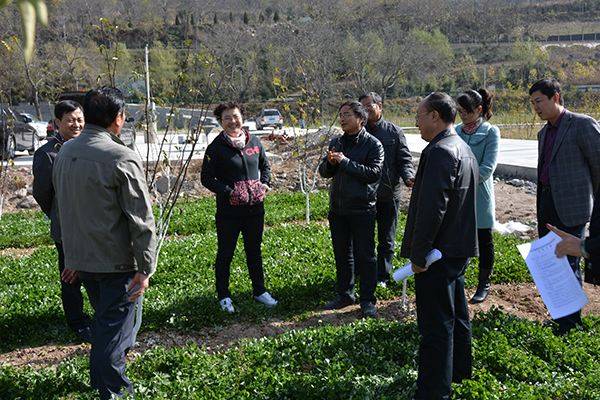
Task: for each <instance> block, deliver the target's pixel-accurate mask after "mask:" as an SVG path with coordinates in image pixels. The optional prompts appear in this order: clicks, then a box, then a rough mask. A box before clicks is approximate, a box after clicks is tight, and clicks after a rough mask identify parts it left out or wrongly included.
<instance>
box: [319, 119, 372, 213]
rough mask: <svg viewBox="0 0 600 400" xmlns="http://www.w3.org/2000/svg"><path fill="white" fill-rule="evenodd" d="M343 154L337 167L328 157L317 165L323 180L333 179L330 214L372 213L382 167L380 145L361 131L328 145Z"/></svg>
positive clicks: (336, 139)
mask: <svg viewBox="0 0 600 400" xmlns="http://www.w3.org/2000/svg"><path fill="white" fill-rule="evenodd" d="M333 147H335V151H336V152H341V153H344V156H345V158H344V159H343V160H342V162H341V163H340V164H336V165H331V164H330V163H329V162H328V161H327V157H325V159H324V160H323V162H322V163H321V165H320V166H319V174H321V176H322V177H323V178H332V177H333V182H331V186H330V187H329V211H330V212H334V213H336V214H340V215H363V214H374V213H375V211H376V209H375V204H376V202H377V188H378V186H379V178H380V177H381V169H382V167H383V158H384V153H383V146H382V145H381V142H380V141H379V140H377V139H376V138H375V137H374V136H372V135H371V134H369V133H368V132H367V131H366V130H365V129H364V128H363V129H361V130H360V132H358V133H357V134H356V135H352V136H350V135H347V134H344V135H343V136H341V137H337V138H335V139H333V140H332V141H331V143H329V150H331V149H332V148H333Z"/></svg>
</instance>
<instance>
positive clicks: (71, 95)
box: [58, 91, 135, 150]
mask: <svg viewBox="0 0 600 400" xmlns="http://www.w3.org/2000/svg"><path fill="white" fill-rule="evenodd" d="M86 94H87V92H84V91H78V92H63V93H61V94H60V95H59V96H58V101H61V100H73V101H76V102H78V103H79V104H83V99H85V95H86ZM134 121H135V120H134V119H133V118H132V117H129V118H127V119H126V120H125V123H124V124H123V128H122V129H121V133H120V134H119V139H121V140H122V141H123V143H125V146H127V147H129V148H130V149H132V150H133V149H134V147H135V124H134Z"/></svg>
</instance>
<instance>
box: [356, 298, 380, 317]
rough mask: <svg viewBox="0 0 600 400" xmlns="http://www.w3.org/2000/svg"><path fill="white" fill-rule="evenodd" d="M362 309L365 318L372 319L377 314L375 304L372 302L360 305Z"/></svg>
mask: <svg viewBox="0 0 600 400" xmlns="http://www.w3.org/2000/svg"><path fill="white" fill-rule="evenodd" d="M360 308H361V310H362V315H363V317H372V316H373V315H375V314H377V308H375V303H371V302H370V301H365V302H362V303H360Z"/></svg>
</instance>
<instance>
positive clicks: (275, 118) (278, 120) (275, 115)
mask: <svg viewBox="0 0 600 400" xmlns="http://www.w3.org/2000/svg"><path fill="white" fill-rule="evenodd" d="M265 126H272V127H274V128H281V127H283V117H282V116H281V113H280V112H279V110H278V109H276V108H268V109H264V110H262V111H261V112H260V114H259V115H258V116H257V117H256V129H258V130H262V129H263V128H264V127H265Z"/></svg>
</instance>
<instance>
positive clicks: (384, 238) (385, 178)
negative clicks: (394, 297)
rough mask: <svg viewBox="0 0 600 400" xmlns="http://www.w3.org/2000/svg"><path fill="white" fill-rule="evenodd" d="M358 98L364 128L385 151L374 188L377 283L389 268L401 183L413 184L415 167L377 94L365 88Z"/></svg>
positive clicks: (387, 274) (383, 279) (386, 278)
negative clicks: (364, 117)
mask: <svg viewBox="0 0 600 400" xmlns="http://www.w3.org/2000/svg"><path fill="white" fill-rule="evenodd" d="M358 101H360V102H361V104H362V105H364V106H365V107H366V108H367V112H368V113H369V117H368V118H367V125H366V128H367V132H369V133H370V134H371V135H373V136H375V137H376V138H377V139H379V141H380V142H381V144H382V145H383V151H384V152H385V158H384V160H383V170H382V173H381V179H380V181H379V189H377V238H378V239H377V242H378V243H377V283H378V284H383V285H385V284H386V282H388V281H389V280H390V275H391V273H392V269H393V265H392V264H393V262H394V246H395V244H396V229H397V226H398V211H399V210H400V200H401V199H402V185H406V186H408V187H412V186H413V183H414V181H415V170H414V167H413V163H412V155H411V154H410V151H409V150H408V145H407V144H406V137H404V132H403V131H402V128H400V127H399V126H397V125H394V124H392V123H391V122H389V121H386V120H385V119H384V118H383V115H382V110H383V104H382V103H381V96H379V95H378V94H377V93H375V92H368V93H365V94H362V95H361V96H360V97H359V98H358Z"/></svg>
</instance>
